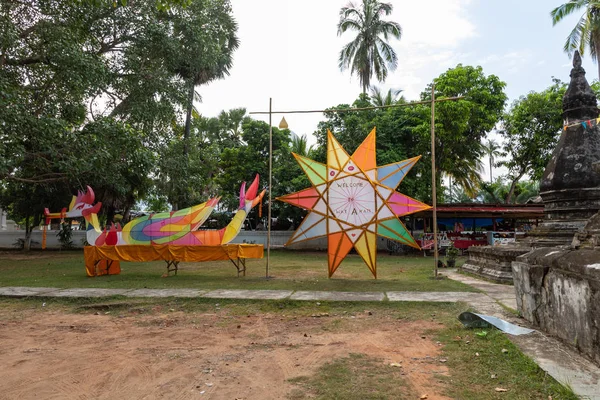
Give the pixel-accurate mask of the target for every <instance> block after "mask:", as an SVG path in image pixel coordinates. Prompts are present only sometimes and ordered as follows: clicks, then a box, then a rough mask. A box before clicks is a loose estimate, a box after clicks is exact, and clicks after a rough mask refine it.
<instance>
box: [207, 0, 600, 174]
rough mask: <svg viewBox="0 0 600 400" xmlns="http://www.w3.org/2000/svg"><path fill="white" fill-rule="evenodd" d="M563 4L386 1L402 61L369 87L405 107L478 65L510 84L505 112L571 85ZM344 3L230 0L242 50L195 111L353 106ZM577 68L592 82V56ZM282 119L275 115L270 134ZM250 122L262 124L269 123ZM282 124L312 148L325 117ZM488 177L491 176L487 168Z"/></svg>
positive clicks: (542, 0)
mask: <svg viewBox="0 0 600 400" xmlns="http://www.w3.org/2000/svg"><path fill="white" fill-rule="evenodd" d="M565 1H566V0H420V1H407V0H388V2H390V3H391V4H392V5H393V7H394V9H393V13H392V14H391V15H390V16H389V17H387V19H389V20H393V21H396V22H398V23H399V24H400V25H401V27H402V30H403V34H402V38H401V39H400V40H399V41H396V40H392V41H391V42H390V44H391V45H392V46H393V47H394V49H395V50H396V53H397V55H398V60H399V62H398V68H397V69H396V70H395V71H394V72H390V73H389V75H388V78H387V80H386V82H385V83H382V84H379V83H377V82H376V81H375V84H376V85H377V86H379V87H381V88H382V89H383V90H384V91H387V89H389V88H393V89H402V90H403V95H404V96H405V97H406V98H407V99H408V100H417V99H418V97H419V94H420V93H421V91H422V90H423V89H424V88H425V87H426V85H427V84H428V83H429V82H431V81H432V80H433V79H434V78H436V77H437V76H439V75H440V74H441V73H443V72H445V71H446V70H448V69H449V68H453V67H455V66H456V65H457V64H463V65H474V66H476V65H480V66H481V67H482V68H483V71H484V73H485V74H486V75H490V74H494V75H496V76H498V77H499V78H500V79H501V80H503V81H504V82H506V84H507V86H506V89H505V91H506V94H507V95H508V97H509V103H508V104H510V103H512V102H513V101H514V100H515V99H518V98H519V96H522V95H525V94H527V93H528V92H530V91H540V90H543V89H545V88H547V87H548V86H550V85H551V83H552V77H556V78H559V79H561V80H563V81H567V82H568V80H569V72H570V70H571V67H572V63H571V61H570V60H569V57H568V56H567V55H566V54H565V53H564V52H563V44H564V42H565V39H566V37H567V35H568V34H569V32H570V31H571V30H572V29H573V27H574V26H575V24H576V23H577V20H578V18H579V17H580V15H574V16H571V17H569V18H567V19H565V20H563V21H562V22H561V23H560V24H558V25H556V26H554V27H553V26H552V21H551V19H550V11H551V10H552V9H553V8H555V7H557V6H559V5H560V4H562V3H563V2H565ZM347 4H348V0H303V1H291V0H252V1H249V0H232V6H233V14H234V17H235V19H236V20H237V22H238V24H239V30H238V36H239V38H240V42H241V43H240V48H239V49H238V50H237V51H236V53H235V56H234V66H233V68H232V69H231V71H230V72H231V73H230V76H228V77H226V78H225V79H223V80H220V81H216V82H213V83H211V84H210V85H207V86H203V87H200V88H198V91H199V93H200V94H201V96H202V103H199V104H196V106H197V108H198V110H199V111H200V113H201V114H202V115H203V116H205V117H213V116H216V115H218V114H219V112H220V111H222V110H228V109H231V108H237V107H245V108H246V109H247V111H249V112H250V111H268V109H269V98H272V102H273V110H274V111H277V110H315V109H316V110H322V109H325V108H328V107H333V106H336V105H338V104H351V103H352V102H353V101H354V100H355V99H356V98H357V97H358V95H359V94H360V92H361V87H360V84H359V81H358V78H356V77H355V76H350V73H349V71H343V72H342V71H340V69H339V67H338V55H339V52H340V50H341V48H342V46H343V45H344V44H346V43H347V42H349V41H351V40H352V39H353V38H354V34H353V32H351V31H348V32H346V33H345V34H344V35H342V36H341V37H338V35H337V23H338V20H339V10H340V8H341V7H343V6H345V5H347ZM583 67H584V68H585V69H586V71H587V77H588V80H590V81H591V80H592V79H597V75H598V73H597V67H596V64H595V63H593V61H592V60H591V59H590V57H589V56H587V57H584V60H583ZM281 116H282V115H274V116H273V125H274V126H277V125H278V124H279V121H280V120H281ZM254 118H256V119H261V120H264V121H266V122H268V116H254ZM285 118H286V120H287V122H288V124H289V128H290V129H291V130H292V131H294V132H295V133H296V134H298V135H303V134H306V135H307V137H308V139H309V143H314V142H315V141H316V139H315V138H314V136H313V132H314V131H315V130H316V128H317V124H318V122H319V121H321V120H323V119H324V117H323V115H322V114H287V115H286V116H285ZM366 134H368V132H365V135H366ZM494 138H497V137H496V136H494ZM484 161H485V160H484ZM485 164H487V161H486V162H484V165H485ZM499 172H502V171H499ZM484 176H487V177H489V172H488V171H487V166H486V171H484ZM488 179H489V178H488Z"/></svg>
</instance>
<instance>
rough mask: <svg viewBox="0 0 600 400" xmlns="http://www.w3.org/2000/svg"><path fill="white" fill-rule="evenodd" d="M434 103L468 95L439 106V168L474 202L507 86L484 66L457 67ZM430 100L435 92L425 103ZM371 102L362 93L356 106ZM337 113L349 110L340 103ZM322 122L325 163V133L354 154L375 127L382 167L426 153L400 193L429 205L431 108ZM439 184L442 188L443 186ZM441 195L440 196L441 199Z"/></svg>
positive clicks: (343, 115)
mask: <svg viewBox="0 0 600 400" xmlns="http://www.w3.org/2000/svg"><path fill="white" fill-rule="evenodd" d="M435 83H436V98H444V97H455V96H464V97H465V98H464V99H462V100H459V101H447V102H440V103H437V104H436V168H437V170H438V177H439V176H440V173H443V174H446V175H448V176H450V177H452V179H453V181H454V182H455V183H456V184H458V185H460V186H461V187H462V188H463V189H464V190H465V192H466V193H467V194H468V195H469V196H470V197H471V198H473V197H474V196H475V195H476V194H477V188H478V186H479V182H480V178H479V171H480V170H481V163H480V161H479V159H480V158H481V156H482V155H483V148H482V145H481V144H480V143H481V140H482V139H483V137H485V135H486V133H487V132H489V131H491V130H492V129H493V128H494V126H495V125H496V123H497V122H498V121H499V120H500V117H501V115H502V110H503V107H504V104H505V102H506V95H505V94H504V91H503V90H504V86H505V84H504V82H502V81H500V80H499V79H498V78H497V77H496V76H494V75H490V76H485V75H484V73H483V70H482V69H481V67H477V68H475V67H470V66H462V65H460V64H459V65H458V66H457V67H456V68H452V69H450V70H448V71H446V72H445V73H443V74H441V75H440V76H439V77H438V78H436V80H435ZM430 99H431V87H430V86H429V87H428V90H427V91H424V92H423V94H422V95H421V100H430ZM403 102H404V100H403V99H402V98H401V99H400V100H399V103H400V104H401V103H403ZM369 106H371V100H370V98H369V97H368V96H367V95H366V94H361V95H360V96H359V98H358V99H357V100H356V101H355V102H354V103H353V104H352V107H369ZM335 108H342V109H343V108H350V106H348V105H345V104H342V105H339V106H337V107H335ZM325 116H326V118H327V120H326V121H322V122H320V123H319V126H318V130H317V131H316V132H315V135H316V136H317V145H318V147H317V149H315V156H316V159H317V161H320V162H325V161H326V156H325V154H326V146H327V134H326V132H327V129H329V130H331V131H332V132H335V135H336V138H337V139H338V140H339V141H340V143H341V144H342V146H344V148H345V149H346V151H347V152H348V153H350V154H352V152H354V150H355V149H356V148H357V147H358V145H359V144H360V143H361V142H362V141H363V140H364V138H365V137H366V135H367V134H368V133H369V132H370V131H371V129H373V127H374V126H376V127H377V163H378V165H384V164H387V163H391V162H397V161H400V160H403V159H407V158H411V157H414V156H416V155H419V154H422V155H423V158H422V159H421V161H420V162H418V163H417V164H416V165H415V167H414V168H413V169H412V170H411V172H410V173H409V174H408V175H407V177H406V178H405V179H404V180H403V181H402V192H403V193H406V194H407V195H409V196H412V197H416V198H418V199H421V200H424V201H430V200H431V184H430V182H431V180H430V179H429V177H430V176H431V109H430V107H429V106H428V105H415V106H409V107H392V108H388V109H378V110H364V111H352V112H336V113H334V112H330V113H325ZM439 183H440V182H438V186H441V185H440V184H439ZM442 196H443V193H442V192H441V191H440V199H441V197H442Z"/></svg>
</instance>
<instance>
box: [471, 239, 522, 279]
mask: <svg viewBox="0 0 600 400" xmlns="http://www.w3.org/2000/svg"><path fill="white" fill-rule="evenodd" d="M529 250H530V249H529V248H527V247H525V248H523V247H514V246H494V247H492V246H473V247H469V259H468V260H467V262H465V263H464V264H463V265H462V267H461V268H462V269H463V270H464V271H466V272H469V273H471V274H475V275H479V276H481V277H483V278H486V279H490V280H492V281H495V282H500V283H513V273H512V267H511V263H512V262H513V261H515V260H516V259H517V257H518V256H520V255H522V254H525V253H527V252H528V251H529Z"/></svg>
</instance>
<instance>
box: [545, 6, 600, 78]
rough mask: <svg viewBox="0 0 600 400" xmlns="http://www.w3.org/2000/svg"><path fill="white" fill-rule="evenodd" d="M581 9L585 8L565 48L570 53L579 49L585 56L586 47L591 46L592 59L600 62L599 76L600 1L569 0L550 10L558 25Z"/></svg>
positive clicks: (599, 71) (553, 20)
mask: <svg viewBox="0 0 600 400" xmlns="http://www.w3.org/2000/svg"><path fill="white" fill-rule="evenodd" d="M581 9H585V11H584V13H583V15H582V16H581V18H580V19H579V22H578V23H577V25H575V28H573V30H572V31H571V33H570V34H569V36H567V41H566V42H565V47H564V49H565V52H567V53H568V54H569V55H571V54H572V53H573V51H575V50H579V53H581V55H582V56H583V55H584V54H585V49H586V48H588V47H589V51H590V55H591V56H592V59H593V60H595V61H596V64H598V77H600V63H598V56H599V55H600V1H599V0H571V1H568V2H567V3H565V4H563V5H561V6H558V7H556V8H555V9H554V10H552V11H551V12H550V16H551V17H552V24H553V25H556V24H557V23H559V22H560V21H562V19H563V18H565V17H567V16H568V15H571V14H572V13H574V12H577V11H579V10H581Z"/></svg>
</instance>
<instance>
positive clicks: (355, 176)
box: [277, 128, 431, 278]
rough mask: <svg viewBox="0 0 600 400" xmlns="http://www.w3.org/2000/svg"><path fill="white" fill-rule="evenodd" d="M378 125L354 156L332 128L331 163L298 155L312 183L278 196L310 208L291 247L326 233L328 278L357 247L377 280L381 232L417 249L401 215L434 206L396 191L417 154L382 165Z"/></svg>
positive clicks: (329, 133)
mask: <svg viewBox="0 0 600 400" xmlns="http://www.w3.org/2000/svg"><path fill="white" fill-rule="evenodd" d="M375 139H376V128H373V130H372V131H371V133H370V134H369V135H368V136H367V137H366V138H365V140H364V141H363V142H362V144H361V145H360V146H359V147H358V148H357V149H356V151H355V152H354V154H352V155H351V156H350V155H348V153H346V151H345V150H344V148H343V147H342V146H341V145H340V143H339V142H338V141H337V140H336V138H335V137H334V136H333V134H332V133H331V131H329V130H327V165H325V164H321V163H319V162H316V161H313V160H311V159H309V158H307V157H303V156H300V155H298V154H294V153H292V154H293V155H294V157H295V158H296V161H297V162H298V164H300V167H301V168H302V170H303V171H304V173H305V174H306V175H307V176H308V179H309V180H310V181H311V183H312V187H311V188H308V189H304V190H301V191H299V192H296V193H292V194H288V195H285V196H281V197H278V198H277V200H280V201H283V202H286V203H289V204H292V205H294V206H297V207H301V208H304V209H306V210H309V213H308V215H307V216H306V217H305V218H304V220H303V221H302V223H301V224H300V226H299V227H298V229H297V230H296V232H295V233H294V235H293V236H292V237H291V238H290V240H289V241H288V242H287V244H286V246H289V245H291V244H293V243H299V242H303V241H307V240H312V239H317V238H321V237H327V247H328V250H327V254H328V269H329V277H330V278H331V276H332V275H333V273H334V272H335V271H336V270H337V268H338V267H339V266H340V264H341V262H342V260H343V259H344V258H345V257H346V255H347V254H348V253H349V252H350V250H351V249H352V248H355V249H356V252H357V253H358V254H359V255H360V256H361V258H362V259H363V260H364V262H365V263H366V264H367V267H368V268H369V270H371V273H372V274H373V277H374V278H377V236H381V237H385V238H387V239H391V240H395V241H397V242H399V243H402V244H405V245H408V246H411V247H414V248H417V249H419V250H420V247H419V245H418V244H417V243H416V242H415V240H414V238H413V237H412V236H411V234H410V233H409V232H408V230H407V229H406V227H405V226H404V224H403V223H402V222H401V221H400V220H399V219H398V217H401V216H404V215H408V214H413V213H416V212H419V211H423V210H427V209H430V208H431V206H429V205H427V204H425V203H421V202H419V201H417V200H415V199H412V198H410V197H408V196H406V195H403V194H401V193H399V192H397V191H396V188H397V187H398V185H400V183H401V182H402V180H403V179H404V177H405V176H406V174H407V173H408V172H409V171H410V170H411V169H412V167H413V166H414V165H415V163H416V162H417V161H418V160H419V159H420V158H421V156H417V157H414V158H410V159H407V160H404V161H400V162H396V163H391V164H387V165H383V166H377V162H376V157H375V156H376V140H375Z"/></svg>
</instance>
